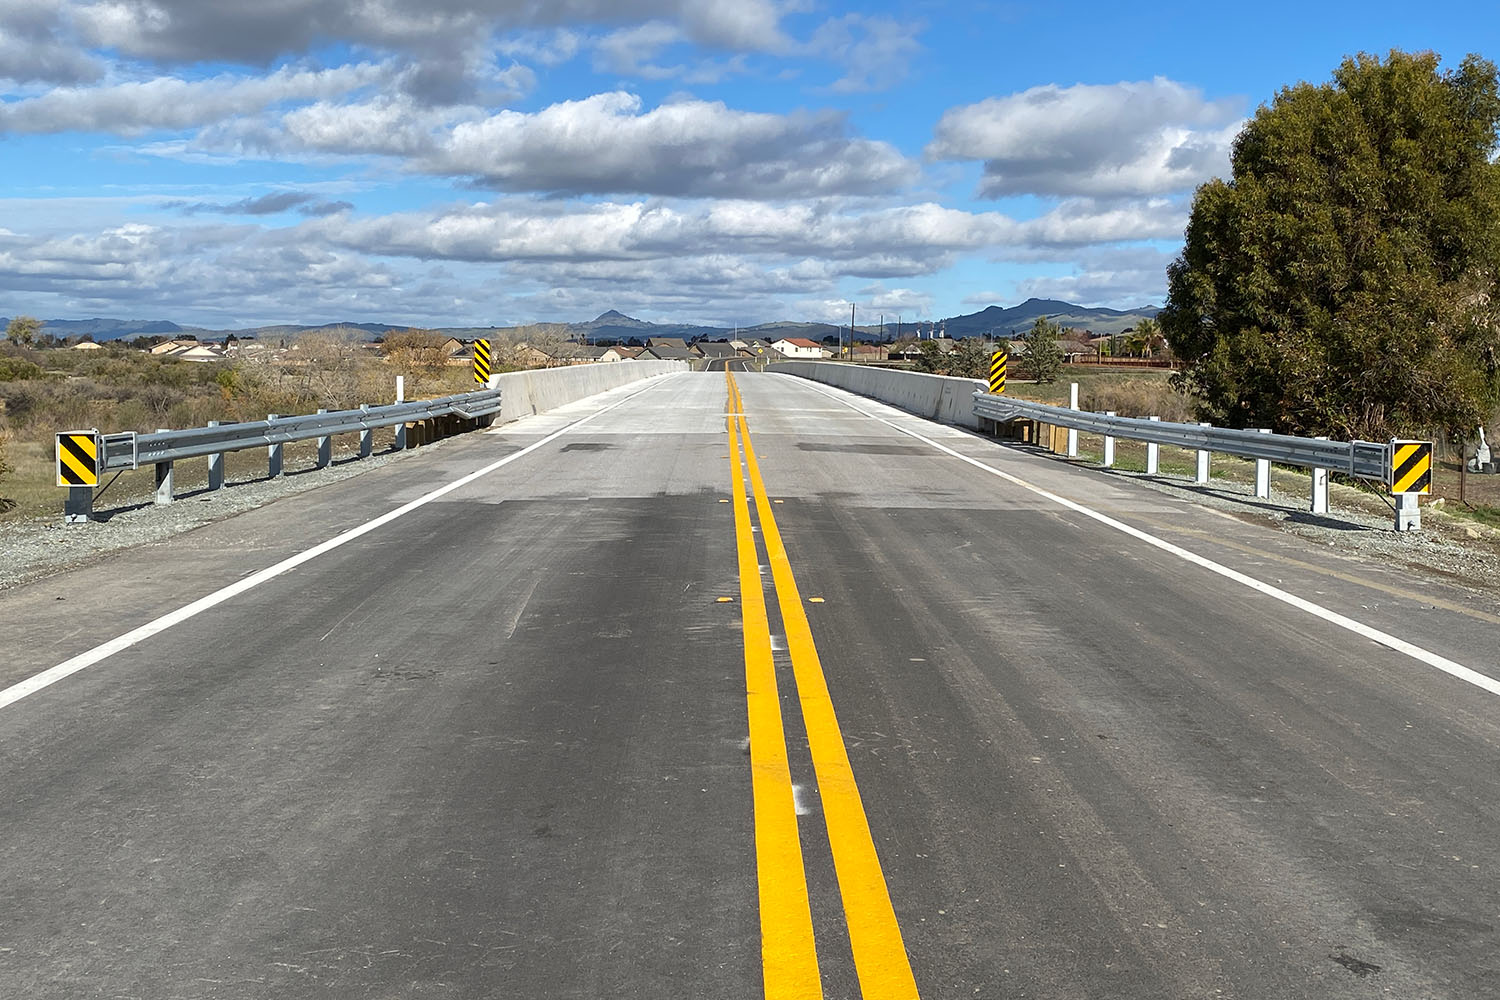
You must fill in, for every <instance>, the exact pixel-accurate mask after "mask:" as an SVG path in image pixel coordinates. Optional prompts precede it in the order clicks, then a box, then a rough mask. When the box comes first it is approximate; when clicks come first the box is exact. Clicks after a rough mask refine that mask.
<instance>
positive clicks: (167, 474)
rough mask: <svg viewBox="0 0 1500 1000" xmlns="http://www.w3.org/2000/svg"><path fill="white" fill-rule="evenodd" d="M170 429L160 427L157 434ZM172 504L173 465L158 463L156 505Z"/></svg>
mask: <svg viewBox="0 0 1500 1000" xmlns="http://www.w3.org/2000/svg"><path fill="white" fill-rule="evenodd" d="M171 429H172V428H170V427H158V428H157V429H156V433H158V434H160V433H162V432H163V431H169V430H171ZM171 502H172V463H171V462H157V463H156V503H157V505H158V506H166V505H167V504H169V503H171Z"/></svg>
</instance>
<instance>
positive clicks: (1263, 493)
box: [1255, 427, 1271, 500]
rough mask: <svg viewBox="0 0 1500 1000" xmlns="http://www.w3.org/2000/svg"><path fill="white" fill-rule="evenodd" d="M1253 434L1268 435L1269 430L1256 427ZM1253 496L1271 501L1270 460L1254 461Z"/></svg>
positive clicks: (1258, 459)
mask: <svg viewBox="0 0 1500 1000" xmlns="http://www.w3.org/2000/svg"><path fill="white" fill-rule="evenodd" d="M1255 433H1257V434H1269V433H1271V428H1269V427H1257V428H1255ZM1255 495H1256V496H1257V497H1258V498H1260V499H1261V500H1269V499H1271V460H1270V459H1269V458H1257V459H1256V460H1255Z"/></svg>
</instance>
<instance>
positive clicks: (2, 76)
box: [0, 0, 104, 84]
mask: <svg viewBox="0 0 1500 1000" xmlns="http://www.w3.org/2000/svg"><path fill="white" fill-rule="evenodd" d="M103 75H104V67H103V64H102V63H101V62H100V61H99V60H98V59H96V58H94V57H93V56H91V55H89V54H87V53H85V52H83V51H82V50H81V49H80V48H79V45H78V42H77V41H76V40H74V39H73V38H72V37H71V24H70V21H69V19H68V17H67V10H66V8H65V7H64V5H63V2H62V0H0V80H14V81H16V82H18V83H32V82H38V83H61V84H76V83H88V82H91V81H93V80H97V79H99V78H100V77H101V76H103Z"/></svg>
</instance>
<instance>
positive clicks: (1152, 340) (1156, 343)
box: [1125, 317, 1167, 358]
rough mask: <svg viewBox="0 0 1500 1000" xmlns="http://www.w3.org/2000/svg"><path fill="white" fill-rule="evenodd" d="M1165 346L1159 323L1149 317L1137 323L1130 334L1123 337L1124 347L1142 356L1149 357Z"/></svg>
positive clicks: (1165, 342) (1165, 340) (1165, 341)
mask: <svg viewBox="0 0 1500 1000" xmlns="http://www.w3.org/2000/svg"><path fill="white" fill-rule="evenodd" d="M1166 346H1167V338H1165V337H1163V336H1162V332H1161V324H1159V323H1157V322H1156V320H1154V319H1151V318H1149V317H1147V318H1146V319H1143V320H1141V321H1140V322H1139V323H1137V324H1136V325H1135V329H1134V330H1132V331H1131V333H1130V336H1128V337H1126V338H1125V347H1126V349H1127V350H1129V351H1130V353H1132V354H1135V355H1137V356H1138V357H1142V358H1149V357H1151V356H1152V354H1153V353H1154V352H1156V351H1160V350H1161V349H1162V348H1164V347H1166Z"/></svg>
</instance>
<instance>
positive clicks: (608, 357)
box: [599, 347, 645, 361]
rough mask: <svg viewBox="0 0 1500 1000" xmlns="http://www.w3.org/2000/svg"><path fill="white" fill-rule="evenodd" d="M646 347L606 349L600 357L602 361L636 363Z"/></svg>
mask: <svg viewBox="0 0 1500 1000" xmlns="http://www.w3.org/2000/svg"><path fill="white" fill-rule="evenodd" d="M644 350H645V348H644V347H606V348H605V349H604V353H603V354H601V355H599V360H600V361H634V360H635V359H636V358H638V357H640V354H641V352H642V351H644Z"/></svg>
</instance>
